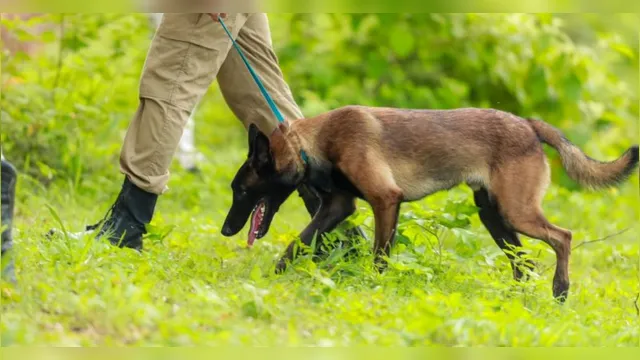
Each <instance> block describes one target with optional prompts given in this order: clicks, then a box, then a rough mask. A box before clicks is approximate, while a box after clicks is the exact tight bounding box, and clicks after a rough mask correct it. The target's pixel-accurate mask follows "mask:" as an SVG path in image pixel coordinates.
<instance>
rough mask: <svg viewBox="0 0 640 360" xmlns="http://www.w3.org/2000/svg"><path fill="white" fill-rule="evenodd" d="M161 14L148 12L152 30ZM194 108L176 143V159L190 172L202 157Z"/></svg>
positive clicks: (160, 18) (194, 169)
mask: <svg viewBox="0 0 640 360" xmlns="http://www.w3.org/2000/svg"><path fill="white" fill-rule="evenodd" d="M162 15H163V14H162V13H149V14H148V17H149V22H150V23H151V25H152V27H153V30H154V32H155V30H156V29H157V28H158V27H159V26H160V22H161V20H162ZM196 109H197V105H196V107H195V108H194V111H193V112H192V113H191V115H190V116H189V120H187V125H186V126H185V128H184V132H183V134H182V137H181V138H180V143H179V144H178V150H177V151H176V158H177V159H178V163H180V166H182V168H183V169H185V170H187V171H192V172H197V171H198V161H199V160H200V159H201V158H202V157H203V155H202V154H201V153H199V152H198V150H197V149H196V145H195V142H196V139H195V121H194V119H193V118H194V115H195V112H196Z"/></svg>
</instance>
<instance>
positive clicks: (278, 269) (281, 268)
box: [275, 258, 287, 275]
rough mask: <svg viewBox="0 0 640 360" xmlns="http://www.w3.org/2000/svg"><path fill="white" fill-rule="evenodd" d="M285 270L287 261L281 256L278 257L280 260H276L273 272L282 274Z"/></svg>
mask: <svg viewBox="0 0 640 360" xmlns="http://www.w3.org/2000/svg"><path fill="white" fill-rule="evenodd" d="M285 270H287V261H286V260H285V259H284V258H282V259H280V261H278V263H277V264H276V269H275V273H276V274H277V275H280V274H282V273H283V272H284V271H285Z"/></svg>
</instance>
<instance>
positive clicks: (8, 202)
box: [0, 155, 18, 282]
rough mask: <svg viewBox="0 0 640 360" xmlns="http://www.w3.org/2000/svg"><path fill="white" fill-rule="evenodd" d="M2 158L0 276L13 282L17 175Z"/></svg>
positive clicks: (2, 156)
mask: <svg viewBox="0 0 640 360" xmlns="http://www.w3.org/2000/svg"><path fill="white" fill-rule="evenodd" d="M0 156H1V158H2V173H1V176H2V179H0V180H1V183H2V189H1V190H2V191H1V193H2V196H1V200H2V227H3V228H4V229H3V230H2V278H3V279H5V280H7V281H10V282H15V281H16V279H15V272H14V260H13V257H12V253H11V252H12V250H13V237H12V230H13V214H14V204H15V198H16V181H17V179H18V175H17V172H16V169H15V168H14V167H13V165H11V163H9V162H8V161H6V160H5V159H4V155H0Z"/></svg>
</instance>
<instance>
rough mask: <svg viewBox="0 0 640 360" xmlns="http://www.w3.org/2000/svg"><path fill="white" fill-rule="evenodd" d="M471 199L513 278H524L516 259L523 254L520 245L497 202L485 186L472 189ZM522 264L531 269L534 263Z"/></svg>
mask: <svg viewBox="0 0 640 360" xmlns="http://www.w3.org/2000/svg"><path fill="white" fill-rule="evenodd" d="M473 199H474V201H475V204H476V206H477V207H479V208H480V212H479V214H478V215H479V217H480V220H481V221H482V224H483V225H484V227H485V228H487V230H488V231H489V234H491V237H492V238H493V240H494V241H495V242H496V244H498V246H499V247H500V249H502V251H504V252H505V254H506V255H507V257H508V258H509V261H510V263H511V268H512V269H513V278H514V279H516V280H518V281H520V280H523V278H524V273H523V272H522V270H521V268H520V264H518V262H519V261H518V260H519V259H520V257H521V256H522V255H523V252H522V251H519V249H520V248H521V247H522V243H521V242H520V238H518V234H517V233H516V232H515V231H513V230H512V229H509V228H508V226H507V224H506V222H505V220H504V218H503V217H502V215H501V214H500V212H499V210H498V207H497V204H496V203H495V201H494V200H493V199H491V197H490V196H489V192H488V191H487V189H485V188H481V189H479V190H476V191H474V193H473ZM522 265H523V266H525V267H527V268H528V269H531V270H533V269H534V268H535V264H534V263H533V261H531V260H530V259H526V260H524V262H523V263H522Z"/></svg>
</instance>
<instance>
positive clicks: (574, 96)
mask: <svg viewBox="0 0 640 360" xmlns="http://www.w3.org/2000/svg"><path fill="white" fill-rule="evenodd" d="M562 85H563V90H564V94H565V96H566V97H567V100H569V101H572V102H573V101H578V100H580V95H581V93H582V83H581V82H580V79H579V78H578V76H576V74H574V73H571V74H570V75H569V76H567V77H565V78H564V81H563V84H562Z"/></svg>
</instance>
